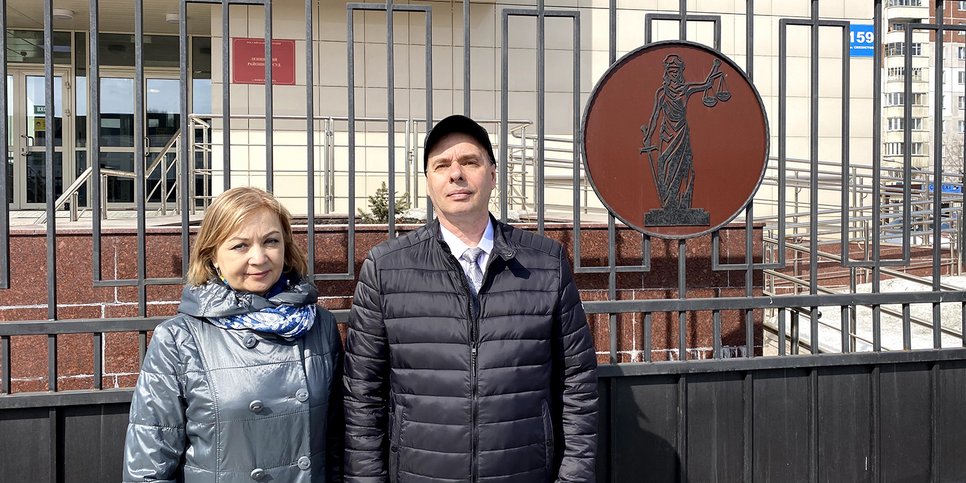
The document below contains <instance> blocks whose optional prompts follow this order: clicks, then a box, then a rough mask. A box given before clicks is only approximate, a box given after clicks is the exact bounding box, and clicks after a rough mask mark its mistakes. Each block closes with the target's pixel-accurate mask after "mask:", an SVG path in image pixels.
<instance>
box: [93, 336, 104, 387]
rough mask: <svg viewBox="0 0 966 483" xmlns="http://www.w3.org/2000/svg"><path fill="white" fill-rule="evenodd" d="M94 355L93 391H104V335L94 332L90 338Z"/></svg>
mask: <svg viewBox="0 0 966 483" xmlns="http://www.w3.org/2000/svg"><path fill="white" fill-rule="evenodd" d="M92 342H93V350H92V351H91V353H92V354H93V355H94V390H96V391H99V390H101V389H104V387H103V384H104V363H103V361H104V333H103V332H95V333H94V335H93V337H92Z"/></svg>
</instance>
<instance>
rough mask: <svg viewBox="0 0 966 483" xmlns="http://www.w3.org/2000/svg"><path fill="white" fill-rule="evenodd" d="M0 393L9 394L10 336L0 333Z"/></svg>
mask: <svg viewBox="0 0 966 483" xmlns="http://www.w3.org/2000/svg"><path fill="white" fill-rule="evenodd" d="M0 393H3V394H10V336H8V335H0Z"/></svg>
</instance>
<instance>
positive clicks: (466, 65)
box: [426, 0, 473, 132]
mask: <svg viewBox="0 0 966 483" xmlns="http://www.w3.org/2000/svg"><path fill="white" fill-rule="evenodd" d="M471 14H472V9H471V7H470V0H463V115H465V116H466V117H470V114H471V110H472V108H473V104H472V102H470V101H471V100H472V96H473V89H472V81H473V77H472V76H471V75H470V69H471V68H472V62H470V59H471V56H472V55H473V49H472V48H471V47H472V45H473V44H471V43H470V34H471V33H472V30H473V29H472V28H471V27H472V26H471V25H470V15H471ZM426 129H427V131H426V132H429V128H426Z"/></svg>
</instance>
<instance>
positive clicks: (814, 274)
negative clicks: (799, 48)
mask: <svg viewBox="0 0 966 483" xmlns="http://www.w3.org/2000/svg"><path fill="white" fill-rule="evenodd" d="M811 10H812V21H811V25H810V27H811V28H810V36H809V40H810V41H811V48H810V50H809V52H810V55H809V59H808V60H809V70H810V72H811V76H810V79H811V85H810V86H809V103H810V106H809V121H810V123H809V130H808V132H809V136H808V138H809V151H808V154H809V156H808V157H809V178H808V179H809V181H810V182H811V183H812V189H810V190H808V200H809V201H808V203H809V204H808V206H809V210H811V211H812V213H813V214H812V215H810V216H809V217H808V233H809V236H808V238H809V240H808V243H809V249H810V251H809V253H810V254H811V257H809V260H808V293H809V294H811V295H816V294H818V257H817V256H815V254H816V253H818V216H817V215H816V214H814V213H815V212H817V211H818V161H819V159H818V116H819V110H818V81H819V77H818V58H819V53H818V35H819V16H818V0H812V8H811ZM842 208H843V209H844V208H845V207H842ZM817 315H818V308H817V307H814V306H813V307H812V311H811V314H810V315H809V322H811V330H810V331H809V334H808V337H809V342H810V343H811V345H812V354H817V353H818V350H819V346H820V341H821V339H820V338H819V333H818V317H817Z"/></svg>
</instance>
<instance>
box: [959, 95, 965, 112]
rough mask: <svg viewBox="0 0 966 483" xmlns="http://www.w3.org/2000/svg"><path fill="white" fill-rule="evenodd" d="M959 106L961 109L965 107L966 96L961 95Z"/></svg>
mask: <svg viewBox="0 0 966 483" xmlns="http://www.w3.org/2000/svg"><path fill="white" fill-rule="evenodd" d="M958 106H959V108H960V109H963V108H964V107H966V96H959V104H958Z"/></svg>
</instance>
